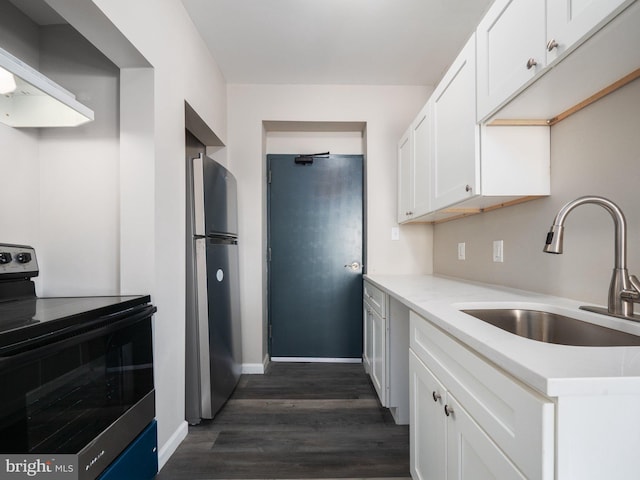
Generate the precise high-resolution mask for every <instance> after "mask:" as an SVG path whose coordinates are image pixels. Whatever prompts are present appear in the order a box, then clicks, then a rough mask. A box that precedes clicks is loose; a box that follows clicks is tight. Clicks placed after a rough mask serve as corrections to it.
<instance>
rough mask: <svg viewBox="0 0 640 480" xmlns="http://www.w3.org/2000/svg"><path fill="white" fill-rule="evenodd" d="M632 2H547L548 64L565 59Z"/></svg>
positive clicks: (629, 0)
mask: <svg viewBox="0 0 640 480" xmlns="http://www.w3.org/2000/svg"><path fill="white" fill-rule="evenodd" d="M631 3H633V0H550V1H547V46H548V47H549V50H548V51H547V63H551V62H552V61H553V60H555V59H556V58H558V57H560V56H562V54H563V53H565V52H566V51H567V50H570V49H571V47H573V46H574V45H576V44H578V43H580V41H581V40H582V39H583V38H584V37H585V36H587V35H589V34H590V33H592V32H593V31H594V30H595V29H597V28H599V27H600V26H601V25H602V24H603V23H605V22H606V21H607V20H608V19H609V18H610V17H612V16H613V15H614V14H616V13H617V12H619V11H620V10H621V9H622V8H624V7H626V6H627V5H629V4H631ZM551 42H554V44H555V45H556V46H555V47H554V46H553V45H552V44H551Z"/></svg>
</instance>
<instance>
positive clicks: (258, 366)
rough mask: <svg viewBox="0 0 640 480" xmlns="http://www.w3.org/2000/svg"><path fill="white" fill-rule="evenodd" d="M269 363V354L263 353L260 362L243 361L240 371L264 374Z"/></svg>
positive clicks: (249, 373) (250, 373)
mask: <svg viewBox="0 0 640 480" xmlns="http://www.w3.org/2000/svg"><path fill="white" fill-rule="evenodd" d="M268 364H269V355H265V356H264V358H263V359H262V363H243V364H242V373H243V374H247V375H264V372H266V371H267V365H268Z"/></svg>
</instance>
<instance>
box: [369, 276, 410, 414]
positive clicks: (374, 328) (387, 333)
mask: <svg viewBox="0 0 640 480" xmlns="http://www.w3.org/2000/svg"><path fill="white" fill-rule="evenodd" d="M363 311H364V315H363V320H364V325H363V330H364V346H363V347H364V348H363V352H362V361H363V363H364V367H365V370H366V372H367V373H368V374H369V377H370V378H371V383H372V384H373V386H374V388H375V390H376V393H377V394H378V398H379V399H380V403H381V404H382V406H383V407H387V408H388V409H389V411H390V412H391V415H392V416H393V419H394V420H395V422H396V423H397V424H399V425H406V424H408V423H409V366H408V361H409V358H408V356H407V350H408V349H409V309H408V308H407V307H406V306H404V305H402V304H400V303H399V302H398V301H397V300H395V299H394V298H391V297H390V296H389V295H387V294H386V293H384V292H383V291H382V290H380V289H379V288H377V287H376V286H375V285H372V284H371V283H369V282H367V281H366V280H365V282H364V285H363Z"/></svg>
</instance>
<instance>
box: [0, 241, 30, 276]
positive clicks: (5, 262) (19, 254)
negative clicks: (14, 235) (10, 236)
mask: <svg viewBox="0 0 640 480" xmlns="http://www.w3.org/2000/svg"><path fill="white" fill-rule="evenodd" d="M37 275H38V261H37V260H36V251H35V250H34V249H33V248H32V247H29V246H27V245H13V244H9V243H0V279H3V278H7V277H17V276H20V277H36V276H37Z"/></svg>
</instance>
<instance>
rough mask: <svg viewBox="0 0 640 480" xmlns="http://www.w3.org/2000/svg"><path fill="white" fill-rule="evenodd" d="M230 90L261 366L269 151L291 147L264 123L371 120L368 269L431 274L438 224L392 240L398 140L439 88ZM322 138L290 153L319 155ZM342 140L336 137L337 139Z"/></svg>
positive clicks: (246, 289)
mask: <svg viewBox="0 0 640 480" xmlns="http://www.w3.org/2000/svg"><path fill="white" fill-rule="evenodd" d="M228 92H229V142H228V145H229V165H230V169H231V171H232V172H233V173H234V175H236V177H237V179H238V185H239V210H240V218H239V221H240V223H239V230H240V232H239V234H240V235H241V239H242V246H241V249H240V273H241V300H242V301H241V303H242V331H243V355H244V363H245V364H249V365H261V364H262V362H263V361H264V358H265V355H267V344H266V340H267V339H266V335H265V328H266V313H265V312H266V287H267V286H266V280H265V278H266V275H265V272H266V270H265V251H266V216H265V212H266V181H265V164H266V159H265V154H266V153H267V149H268V148H274V149H281V148H285V146H284V145H283V144H282V142H279V140H280V139H278V138H276V137H277V136H276V137H273V138H271V137H272V135H273V134H271V133H270V134H269V135H266V134H265V131H264V128H263V121H282V122H286V121H291V122H365V123H366V144H365V148H364V149H363V150H364V151H365V155H366V174H367V191H368V197H367V205H366V208H367V211H368V220H367V232H366V235H367V240H368V257H367V259H365V264H366V265H367V270H368V272H370V273H375V272H384V273H429V272H431V268H432V265H431V248H432V247H431V241H432V239H431V227H429V226H426V225H414V226H408V227H401V234H400V235H401V240H400V241H397V242H392V241H391V227H393V226H396V225H397V224H396V145H397V141H398V139H399V138H400V135H401V134H402V132H403V131H404V130H405V129H406V127H407V126H408V125H409V123H410V122H411V120H412V119H413V117H414V116H415V115H416V114H417V112H418V110H419V109H420V107H421V106H422V105H423V104H424V102H425V101H426V100H427V98H428V96H429V94H430V93H431V89H429V88H427V87H385V86H382V87H380V86H379V87H374V86H312V85H308V86H301V85H229V86H228ZM319 136H320V135H315V136H312V135H311V136H307V138H306V139H304V135H302V134H300V135H298V137H297V140H302V141H300V142H297V143H296V142H295V141H294V140H293V139H292V136H290V137H289V139H288V143H287V144H286V148H289V147H293V146H296V147H299V148H300V149H302V148H304V152H307V153H308V152H311V151H312V150H314V149H317V147H318V146H319V145H320V144H321V143H322V142H321V141H318V140H319ZM293 137H295V136H293ZM342 140H344V138H343V139H342ZM352 140H353V139H352ZM335 141H336V138H335V136H334V138H333V139H332V142H335ZM272 145H273V147H272ZM349 145H353V143H350V144H349ZM345 148H347V146H345ZM352 148H356V147H352ZM321 150H322V149H321ZM289 153H296V152H289ZM332 153H343V152H338V151H332Z"/></svg>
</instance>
